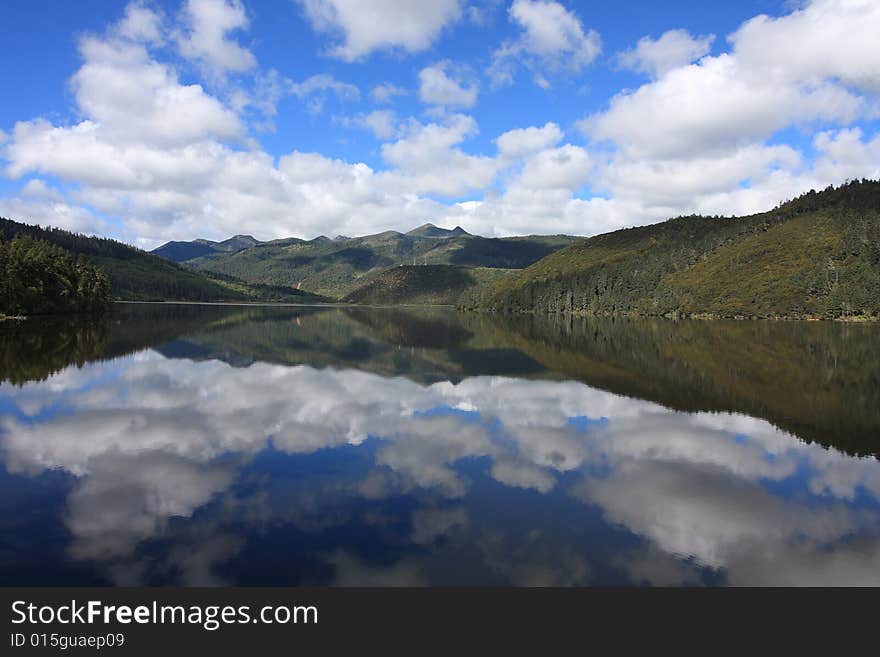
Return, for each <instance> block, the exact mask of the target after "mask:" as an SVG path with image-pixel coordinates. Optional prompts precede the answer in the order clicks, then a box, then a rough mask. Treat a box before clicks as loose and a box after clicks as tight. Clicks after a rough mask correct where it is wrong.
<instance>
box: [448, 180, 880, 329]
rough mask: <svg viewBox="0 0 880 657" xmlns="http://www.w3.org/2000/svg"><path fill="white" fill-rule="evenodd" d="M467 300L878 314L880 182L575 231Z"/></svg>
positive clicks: (554, 306)
mask: <svg viewBox="0 0 880 657" xmlns="http://www.w3.org/2000/svg"><path fill="white" fill-rule="evenodd" d="M485 298H486V300H485V301H483V302H476V303H473V304H465V305H471V306H473V307H481V308H489V309H495V310H507V311H517V312H531V311H538V312H550V313H555V312H571V313H584V314H598V315H601V314H609V315H611V314H642V315H671V316H714V317H762V318H774V317H790V318H810V317H826V318H845V317H852V316H863V317H877V316H880V183H878V182H874V181H861V182H852V183H849V184H846V185H843V186H841V187H839V188H837V189H834V188H828V189H826V190H825V191H823V192H820V193H817V192H814V191H812V192H810V193H808V194H805V195H803V196H801V197H800V198H798V199H796V200H794V201H791V202H789V203H785V204H783V205H781V206H780V207H778V208H777V209H775V210H773V211H771V212H765V213H762V214H757V215H752V216H748V217H741V218H730V219H728V218H722V217H697V216H693V217H679V218H677V219H671V220H669V221H666V222H664V223H661V224H655V225H651V226H644V227H640V228H631V229H627V230H620V231H616V232H614V233H608V234H606V235H600V236H598V237H593V238H590V239H587V240H583V241H581V242H579V243H577V244H574V245H572V246H570V247H567V248H565V249H562V250H560V251H557V252H556V253H553V254H551V255H549V256H547V257H546V258H543V259H542V260H540V261H538V262H536V263H535V264H534V265H532V266H530V267H528V268H526V269H524V270H523V271H521V272H516V273H514V274H512V275H511V276H508V277H505V278H502V279H499V280H498V281H496V282H495V284H494V286H493V288H492V289H491V290H489V291H488V292H487V294H486V295H485Z"/></svg>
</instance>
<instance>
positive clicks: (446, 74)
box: [419, 61, 480, 107]
mask: <svg viewBox="0 0 880 657" xmlns="http://www.w3.org/2000/svg"><path fill="white" fill-rule="evenodd" d="M460 72H461V71H460V70H456V67H454V66H453V65H452V64H451V63H450V62H448V61H444V62H439V63H437V64H434V65H433V66H428V67H426V68H423V69H422V70H421V71H420V72H419V99H420V100H421V101H422V102H423V103H426V104H428V105H441V106H449V107H473V106H474V105H475V104H476V102H477V95H478V94H479V92H480V86H479V84H478V83H476V82H470V83H467V82H465V81H463V80H461V79H460V75H459V73H460Z"/></svg>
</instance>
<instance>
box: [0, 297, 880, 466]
mask: <svg viewBox="0 0 880 657" xmlns="http://www.w3.org/2000/svg"><path fill="white" fill-rule="evenodd" d="M877 337H878V327H876V326H872V325H847V324H838V323H827V322H821V323H820V322H813V323H804V322H721V321H712V322H708V321H707V322H700V321H683V322H672V321H668V320H650V319H608V318H583V317H581V318H578V317H568V316H552V317H550V318H543V317H536V316H513V317H511V316H503V315H495V314H482V313H474V314H469V313H456V312H453V311H451V310H437V309H434V310H429V309H426V310H416V309H406V310H403V309H366V308H344V309H327V308H324V309H321V308H309V307H299V308H296V307H286V308H279V307H240V306H238V307H237V306H187V305H174V304H155V305H120V306H116V307H115V308H114V311H113V313H112V315H111V316H109V317H107V318H99V319H95V318H89V319H88V320H77V319H57V318H44V319H33V320H28V321H26V322H3V323H2V324H0V338H2V342H0V365H2V371H0V379H2V380H9V381H11V382H13V383H16V384H21V383H24V382H26V381H29V380H38V379H44V378H46V377H47V376H49V375H50V374H51V373H53V372H56V371H58V370H60V369H63V368H64V367H66V366H67V365H70V364H77V365H82V364H83V363H85V362H88V361H91V360H98V359H106V358H114V357H117V356H121V355H124V354H127V353H131V352H134V351H138V350H141V349H144V348H155V349H157V350H158V351H160V352H161V353H163V354H164V355H166V356H168V357H171V358H190V359H194V360H203V359H218V360H223V361H225V362H227V363H230V364H231V365H233V366H247V365H250V364H251V363H254V362H257V361H263V362H270V363H277V364H282V365H301V364H304V365H310V366H313V367H337V368H353V369H359V370H364V371H369V372H373V373H376V374H380V375H383V376H406V377H408V378H411V379H413V380H415V381H418V382H419V383H428V382H433V381H439V380H446V379H448V380H453V381H458V380H460V379H462V378H464V377H467V376H477V375H505V376H520V377H542V378H545V377H552V378H566V379H576V380H579V381H582V382H584V383H586V384H588V385H590V386H594V387H597V388H602V389H605V390H609V391H611V392H615V393H618V394H624V395H628V396H632V397H638V398H643V399H647V400H650V401H654V402H657V403H660V404H663V405H665V406H669V407H672V408H675V409H678V410H684V411H698V410H700V411H705V410H709V411H736V412H742V413H746V414H748V415H753V416H756V417H761V418H764V419H767V420H769V421H771V422H773V423H774V424H776V425H777V426H779V427H781V428H783V429H785V430H787V431H791V432H792V433H794V434H796V435H798V436H800V437H802V438H805V439H808V440H811V441H817V442H820V443H822V444H825V445H833V446H836V447H839V448H841V449H845V450H847V451H849V452H854V453H871V454H877V453H878V452H880V413H877V409H878V408H880V341H878V340H877Z"/></svg>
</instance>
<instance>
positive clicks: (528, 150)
mask: <svg viewBox="0 0 880 657" xmlns="http://www.w3.org/2000/svg"><path fill="white" fill-rule="evenodd" d="M562 137H563V134H562V130H561V129H560V128H559V126H558V125H556V124H555V123H550V122H548V123H545V124H544V125H543V126H542V127H540V128H537V127H530V128H517V129H515V130H508V131H507V132H505V133H504V134H502V135H500V136H499V137H498V138H497V139H496V140H495V143H496V144H497V145H498V152H499V153H500V154H501V155H502V156H503V157H508V158H519V157H522V156H524V155H531V154H533V153H537V152H539V151H542V150H544V149H545V148H551V147H552V146H555V145H556V144H558V143H559V142H560V141H562Z"/></svg>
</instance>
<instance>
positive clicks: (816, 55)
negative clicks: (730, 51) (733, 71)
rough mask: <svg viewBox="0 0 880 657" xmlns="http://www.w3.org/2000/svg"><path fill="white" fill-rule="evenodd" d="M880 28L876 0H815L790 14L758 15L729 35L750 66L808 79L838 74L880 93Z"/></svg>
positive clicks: (783, 75)
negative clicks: (879, 35) (879, 44)
mask: <svg viewBox="0 0 880 657" xmlns="http://www.w3.org/2000/svg"><path fill="white" fill-rule="evenodd" d="M878 31H880V4H878V3H876V2H873V1H872V0H812V1H811V2H808V3H807V4H806V5H805V6H804V7H803V8H802V9H799V10H797V11H794V12H792V13H791V14H788V15H785V16H781V17H778V18H770V17H769V16H766V15H761V16H757V17H755V18H753V19H751V20H750V21H747V22H746V23H745V24H744V25H743V26H742V27H740V29H739V30H737V31H736V32H735V33H734V34H732V35H731V36H730V39H729V40H730V42H731V43H732V44H733V47H734V50H735V52H736V54H737V57H738V59H739V61H740V62H741V63H742V66H743V67H744V68H747V69H750V70H762V71H765V72H766V73H767V74H769V75H770V76H772V77H776V76H777V75H778V76H780V77H782V78H784V79H788V80H796V81H800V82H804V83H817V82H820V81H822V80H828V79H838V80H840V81H842V82H844V83H845V84H848V85H853V86H855V87H858V88H861V89H864V90H868V91H873V92H875V93H876V92H880V49H878V48H877V34H878Z"/></svg>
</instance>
